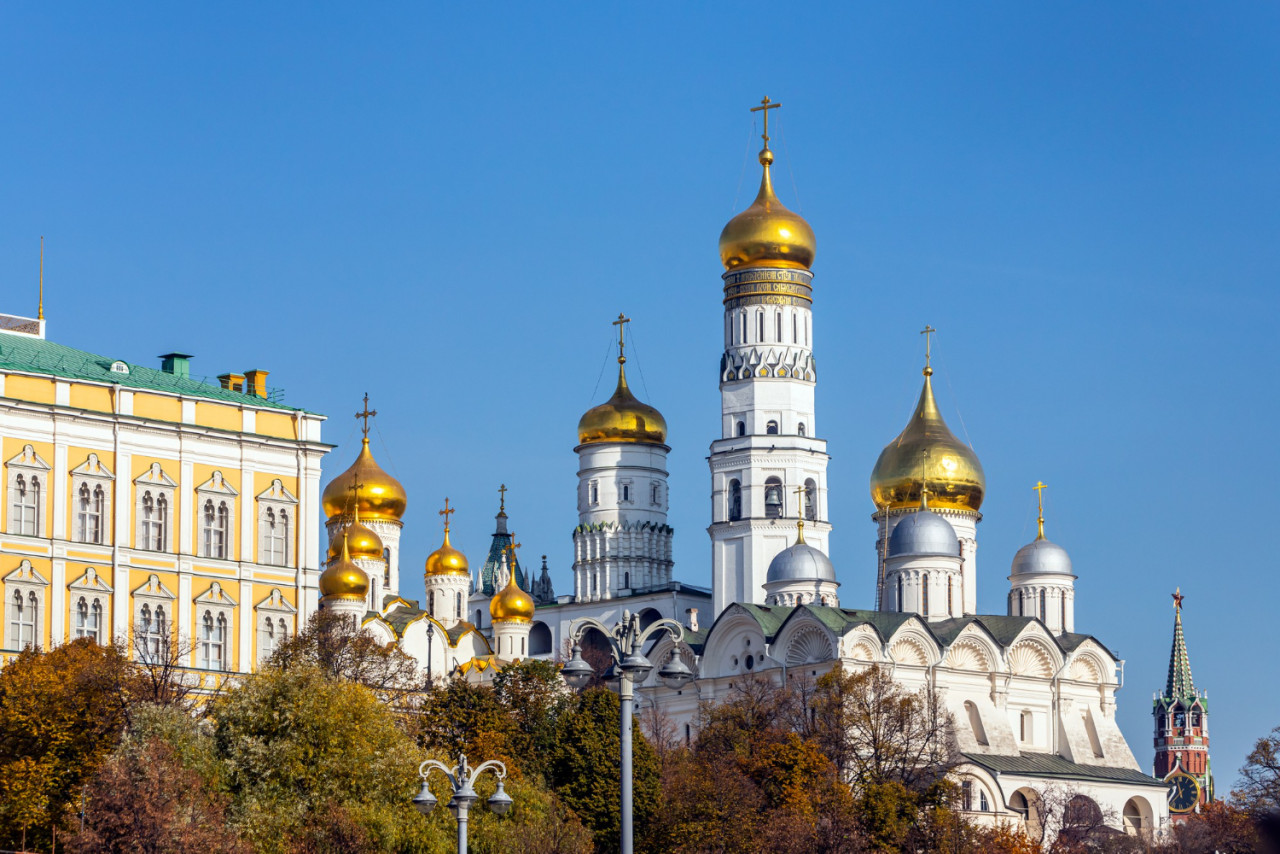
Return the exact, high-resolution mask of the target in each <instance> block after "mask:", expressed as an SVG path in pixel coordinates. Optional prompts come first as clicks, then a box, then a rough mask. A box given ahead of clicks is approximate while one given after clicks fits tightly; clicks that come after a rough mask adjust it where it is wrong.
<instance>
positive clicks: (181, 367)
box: [160, 353, 191, 380]
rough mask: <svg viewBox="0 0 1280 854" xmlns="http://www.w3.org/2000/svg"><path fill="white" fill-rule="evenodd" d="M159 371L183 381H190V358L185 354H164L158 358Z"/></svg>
mask: <svg viewBox="0 0 1280 854" xmlns="http://www.w3.org/2000/svg"><path fill="white" fill-rule="evenodd" d="M160 370H162V371H164V372H165V373H166V374H173V375H174V376H175V377H182V378H183V379H184V380H187V379H191V356H190V355H188V354H187V353H165V354H164V355H163V356H161V357H160Z"/></svg>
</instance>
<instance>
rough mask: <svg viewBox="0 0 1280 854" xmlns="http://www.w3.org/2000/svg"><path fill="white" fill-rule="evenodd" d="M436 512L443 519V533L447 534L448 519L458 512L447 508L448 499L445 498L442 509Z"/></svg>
mask: <svg viewBox="0 0 1280 854" xmlns="http://www.w3.org/2000/svg"><path fill="white" fill-rule="evenodd" d="M437 512H438V513H439V514H440V515H441V516H443V517H444V532H445V533H446V534H447V533H449V517H450V516H452V515H453V514H454V513H457V512H458V511H457V510H454V509H453V508H452V507H450V506H449V499H448V498H446V499H445V500H444V509H443V510H439V511H437Z"/></svg>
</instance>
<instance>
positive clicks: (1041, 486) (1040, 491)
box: [1031, 480, 1049, 540]
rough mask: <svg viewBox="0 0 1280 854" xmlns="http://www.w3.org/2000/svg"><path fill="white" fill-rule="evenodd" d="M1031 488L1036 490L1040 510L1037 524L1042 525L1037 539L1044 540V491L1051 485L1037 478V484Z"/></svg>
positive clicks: (1037, 506)
mask: <svg viewBox="0 0 1280 854" xmlns="http://www.w3.org/2000/svg"><path fill="white" fill-rule="evenodd" d="M1031 488H1032V489H1034V490H1035V491H1036V508H1037V510H1038V516H1037V518H1036V524H1038V525H1039V526H1040V532H1039V533H1038V534H1036V539H1037V540H1043V539H1044V491H1045V490H1046V489H1048V488H1049V485H1048V484H1046V483H1044V482H1043V481H1040V480H1037V481H1036V485H1035V486H1033V487H1031Z"/></svg>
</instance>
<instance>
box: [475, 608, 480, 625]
mask: <svg viewBox="0 0 1280 854" xmlns="http://www.w3.org/2000/svg"><path fill="white" fill-rule="evenodd" d="M476 625H477V626H478V625H480V609H479V608H476Z"/></svg>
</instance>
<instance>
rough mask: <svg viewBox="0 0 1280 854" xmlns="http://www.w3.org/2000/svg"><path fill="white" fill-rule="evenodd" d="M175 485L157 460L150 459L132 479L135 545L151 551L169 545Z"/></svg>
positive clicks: (158, 550) (166, 547) (159, 549)
mask: <svg viewBox="0 0 1280 854" xmlns="http://www.w3.org/2000/svg"><path fill="white" fill-rule="evenodd" d="M177 485H178V484H177V481H175V480H174V479H173V478H171V477H169V476H168V475H167V474H165V473H164V469H162V468H161V467H160V464H159V463H152V464H151V467H150V468H149V469H148V470H147V471H146V472H145V473H144V474H143V475H142V476H141V477H139V478H138V479H137V480H135V481H134V493H135V494H136V496H137V501H136V504H137V507H136V513H135V514H134V515H135V517H136V519H137V529H136V530H137V540H136V541H137V544H138V548H140V549H146V550H147V551H152V552H165V551H169V550H170V548H172V545H171V543H172V536H173V516H172V512H173V494H174V490H175V488H176V487H177Z"/></svg>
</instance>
